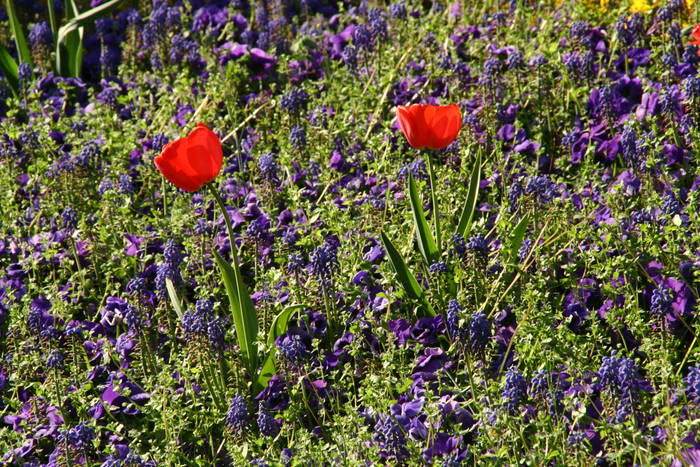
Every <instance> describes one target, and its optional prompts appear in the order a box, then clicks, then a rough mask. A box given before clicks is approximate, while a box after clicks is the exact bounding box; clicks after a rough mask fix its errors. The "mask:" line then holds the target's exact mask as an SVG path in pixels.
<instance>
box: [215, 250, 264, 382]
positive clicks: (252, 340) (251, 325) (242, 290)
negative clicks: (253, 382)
mask: <svg viewBox="0 0 700 467" xmlns="http://www.w3.org/2000/svg"><path fill="white" fill-rule="evenodd" d="M214 260H215V261H216V264H217V265H218V266H219V270H220V271H221V278H222V280H223V282H224V287H225V288H226V294H227V295H228V299H229V302H230V305H231V314H232V315H233V323H234V325H235V326H236V337H237V339H238V347H240V349H241V353H242V354H243V355H244V358H245V360H246V363H247V365H248V371H249V372H250V374H251V375H255V374H256V370H257V368H258V349H257V347H258V345H257V342H256V340H257V338H258V316H257V313H256V311H255V306H254V305H253V301H252V300H251V299H250V294H249V293H248V288H247V287H246V286H245V284H244V283H243V279H242V278H241V272H240V270H239V269H238V263H237V262H234V267H231V265H230V264H229V263H228V261H226V260H225V259H224V258H222V257H221V256H220V255H219V253H217V252H216V250H214Z"/></svg>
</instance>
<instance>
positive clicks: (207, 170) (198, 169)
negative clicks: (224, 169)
mask: <svg viewBox="0 0 700 467" xmlns="http://www.w3.org/2000/svg"><path fill="white" fill-rule="evenodd" d="M223 156H224V153H223V150H222V148H221V141H220V140H219V137H218V136H216V134H215V133H214V132H213V131H211V130H210V129H209V128H207V127H206V126H205V125H204V124H202V123H198V124H197V126H196V127H195V129H194V130H192V132H191V133H190V134H189V135H187V136H186V137H184V138H180V139H178V140H176V141H173V142H172V143H168V144H166V145H165V146H164V147H163V150H162V152H161V154H160V156H158V157H156V158H155V159H154V162H155V163H156V167H158V170H160V173H162V174H163V175H164V176H165V178H167V179H168V180H170V181H171V182H172V183H173V184H175V186H177V187H179V188H182V189H183V190H186V191H197V190H199V189H200V188H202V185H204V184H205V183H207V182H210V181H212V180H214V179H215V178H216V176H217V175H218V174H219V172H220V171H221V164H222V163H223Z"/></svg>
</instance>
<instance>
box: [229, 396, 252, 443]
mask: <svg viewBox="0 0 700 467" xmlns="http://www.w3.org/2000/svg"><path fill="white" fill-rule="evenodd" d="M248 422H249V414H248V404H247V403H246V401H245V399H244V398H243V396H241V395H240V394H236V395H235V396H233V398H232V399H231V405H230V406H229V409H228V412H227V413H226V426H227V427H228V428H229V429H230V430H231V431H233V432H234V433H236V434H241V433H243V430H245V428H246V427H247V426H248Z"/></svg>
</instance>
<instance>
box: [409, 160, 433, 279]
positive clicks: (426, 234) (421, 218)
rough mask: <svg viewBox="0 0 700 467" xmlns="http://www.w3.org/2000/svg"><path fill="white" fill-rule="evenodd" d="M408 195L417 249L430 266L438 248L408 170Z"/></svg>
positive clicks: (411, 175)
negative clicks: (416, 238) (416, 237)
mask: <svg viewBox="0 0 700 467" xmlns="http://www.w3.org/2000/svg"><path fill="white" fill-rule="evenodd" d="M408 197H409V201H410V203H411V213H412V214H413V224H414V226H415V229H416V235H417V236H418V249H419V250H420V254H421V255H422V256H423V261H425V265H426V266H430V264H431V263H432V262H433V261H435V260H436V259H437V256H438V249H437V245H436V244H435V240H434V239H433V234H432V233H430V227H429V226H428V222H427V221H426V220H425V212H424V211H423V204H422V203H421V200H420V196H418V190H417V189H416V183H415V182H414V181H413V174H411V173H410V172H409V175H408ZM433 209H435V206H433ZM433 214H435V213H433Z"/></svg>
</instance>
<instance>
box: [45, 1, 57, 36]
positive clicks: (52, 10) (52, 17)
mask: <svg viewBox="0 0 700 467" xmlns="http://www.w3.org/2000/svg"><path fill="white" fill-rule="evenodd" d="M46 10H47V11H48V12H49V26H51V34H52V35H53V40H54V41H55V40H56V38H57V37H58V20H57V19H56V7H55V6H54V4H53V0H46Z"/></svg>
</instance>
